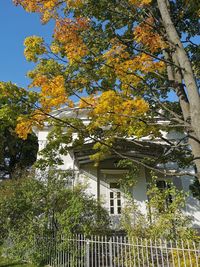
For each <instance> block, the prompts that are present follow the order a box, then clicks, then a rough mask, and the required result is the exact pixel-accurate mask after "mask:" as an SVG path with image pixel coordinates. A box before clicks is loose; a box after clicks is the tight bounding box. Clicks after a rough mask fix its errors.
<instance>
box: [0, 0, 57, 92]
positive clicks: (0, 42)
mask: <svg viewBox="0 0 200 267" xmlns="http://www.w3.org/2000/svg"><path fill="white" fill-rule="evenodd" d="M0 25H1V27H0V36H1V39H0V81H12V82H13V83H16V84H17V85H18V86H22V87H26V86H27V85H28V83H29V81H28V78H26V73H27V71H29V70H31V69H32V67H33V65H32V63H30V62H27V61H26V60H25V57H24V46H23V42H24V39H25V38H26V37H27V36H30V35H39V36H43V37H44V38H45V40H47V41H48V40H50V38H51V34H52V30H53V23H48V25H41V23H40V18H39V16H38V15H36V14H29V13H27V12H25V11H24V10H23V9H22V8H21V7H16V6H14V5H13V3H12V0H0Z"/></svg>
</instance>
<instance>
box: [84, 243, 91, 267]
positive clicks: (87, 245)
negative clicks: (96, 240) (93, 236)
mask: <svg viewBox="0 0 200 267" xmlns="http://www.w3.org/2000/svg"><path fill="white" fill-rule="evenodd" d="M85 267H90V240H89V239H86V263H85Z"/></svg>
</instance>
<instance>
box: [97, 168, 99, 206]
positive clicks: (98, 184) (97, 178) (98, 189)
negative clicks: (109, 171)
mask: <svg viewBox="0 0 200 267" xmlns="http://www.w3.org/2000/svg"><path fill="white" fill-rule="evenodd" d="M97 201H98V202H100V167H99V166H97Z"/></svg>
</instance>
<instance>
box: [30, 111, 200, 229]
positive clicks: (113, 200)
mask: <svg viewBox="0 0 200 267" xmlns="http://www.w3.org/2000/svg"><path fill="white" fill-rule="evenodd" d="M53 115H54V116H57V117H59V118H63V117H70V118H73V117H74V118H80V119H81V120H83V121H84V123H86V124H87V123H88V118H87V111H83V110H81V111H80V109H78V108H74V109H69V110H67V109H61V110H59V111H55V114H53ZM34 131H35V133H36V135H37V136H38V142H39V151H40V150H42V149H43V148H44V147H45V145H46V143H47V136H48V133H49V131H50V128H49V127H48V125H46V126H45V127H44V128H43V129H42V130H38V129H34ZM163 135H165V133H163ZM176 135H177V133H175V132H172V133H171V134H167V135H166V136H165V138H168V139H174V138H177V136H176ZM144 141H145V143H146V144H147V147H146V148H142V147H140V146H137V145H134V144H133V145H132V144H131V145H130V143H127V142H124V144H122V143H121V144H120V149H123V151H122V152H123V154H124V155H127V156H128V157H130V158H132V159H133V160H134V158H135V159H137V160H138V159H142V158H143V157H146V156H148V157H154V156H156V155H158V153H159V149H160V147H161V146H160V142H161V140H155V141H154V142H152V141H150V140H148V139H145V140H141V142H144ZM92 146H93V144H92V143H86V144H85V145H84V146H83V147H82V148H81V149H72V150H71V151H69V153H68V154H67V155H65V156H61V158H62V160H63V165H59V166H58V168H59V169H60V170H63V171H65V170H72V171H73V173H74V176H73V178H74V179H73V181H72V183H73V184H76V183H82V184H84V185H86V188H87V189H86V191H87V193H88V194H90V195H92V196H93V197H94V198H95V199H97V200H101V201H102V203H103V205H104V206H105V208H106V209H107V210H108V212H109V214H110V217H111V224H112V226H113V228H115V227H117V226H118V222H119V219H120V216H121V212H122V209H123V206H124V205H125V202H126V196H125V194H124V191H123V188H122V187H121V186H120V184H121V183H120V180H121V179H123V178H124V177H125V175H126V173H127V172H128V170H127V169H126V168H119V166H118V161H119V158H118V157H117V156H116V155H112V154H111V155H109V156H108V157H106V158H105V159H104V160H102V161H101V162H100V163H99V164H98V166H95V164H94V162H93V161H92V160H91V158H90V156H91V155H92V153H94V152H93V150H92ZM158 167H159V166H158ZM160 167H161V168H162V170H164V169H165V170H176V168H177V166H176V164H174V163H170V162H169V163H168V164H166V165H165V166H160ZM188 171H190V172H191V173H193V172H194V170H193V169H192V168H191V169H188V170H187V172H188ZM150 177H151V175H150V171H149V170H148V169H147V168H146V167H145V166H142V165H138V172H137V177H136V180H137V182H136V184H135V185H134V186H130V188H129V192H130V193H131V194H132V196H133V197H134V199H135V200H136V202H137V204H138V206H139V207H140V209H141V211H142V213H144V214H145V213H146V212H147V210H146V202H147V201H148V198H147V184H148V181H149V179H150ZM167 180H168V181H170V182H173V184H174V185H175V186H176V187H177V188H178V189H180V190H183V191H185V192H189V197H188V198H187V201H186V207H185V209H184V212H185V213H186V214H187V215H189V216H190V217H191V218H192V223H193V227H194V228H198V229H199V230H200V201H198V200H197V199H196V198H194V197H193V196H192V194H191V193H190V190H189V187H190V185H191V184H192V183H193V181H194V178H193V177H192V176H188V175H184V176H182V177H181V178H180V177H174V176H172V177H167V176H166V175H163V174H159V175H158V185H159V186H161V187H164V186H165V184H166V181H167Z"/></svg>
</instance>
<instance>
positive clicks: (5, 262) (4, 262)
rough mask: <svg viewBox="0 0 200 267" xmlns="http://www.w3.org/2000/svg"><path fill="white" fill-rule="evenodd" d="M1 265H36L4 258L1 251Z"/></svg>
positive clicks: (7, 266)
mask: <svg viewBox="0 0 200 267" xmlns="http://www.w3.org/2000/svg"><path fill="white" fill-rule="evenodd" d="M0 267H36V266H35V265H33V264H29V263H24V262H19V261H15V260H12V259H8V258H4V257H3V256H2V255H1V251H0Z"/></svg>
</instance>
